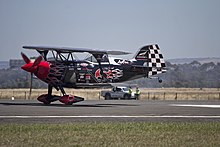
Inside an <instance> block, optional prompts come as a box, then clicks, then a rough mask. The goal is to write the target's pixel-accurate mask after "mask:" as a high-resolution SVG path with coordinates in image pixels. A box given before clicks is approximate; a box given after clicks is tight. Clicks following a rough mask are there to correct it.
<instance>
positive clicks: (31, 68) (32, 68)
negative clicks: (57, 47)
mask: <svg viewBox="0 0 220 147" xmlns="http://www.w3.org/2000/svg"><path fill="white" fill-rule="evenodd" d="M21 56H22V58H23V60H24V61H25V62H26V64H25V65H24V66H22V67H21V68H22V69H23V70H25V71H27V72H30V73H35V72H36V70H37V65H38V64H40V62H41V61H42V60H43V58H42V56H39V57H37V59H36V60H35V61H34V62H32V61H31V60H30V59H29V58H28V57H27V56H26V55H25V54H24V53H21Z"/></svg>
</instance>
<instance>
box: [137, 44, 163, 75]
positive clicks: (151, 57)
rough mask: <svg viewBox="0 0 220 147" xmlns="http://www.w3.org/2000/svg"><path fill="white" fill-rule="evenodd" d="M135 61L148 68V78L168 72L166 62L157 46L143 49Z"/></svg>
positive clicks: (148, 46) (147, 46)
mask: <svg viewBox="0 0 220 147" xmlns="http://www.w3.org/2000/svg"><path fill="white" fill-rule="evenodd" d="M135 59H136V60H137V62H139V63H140V64H142V66H144V67H147V69H148V70H147V76H148V77H151V76H154V75H156V74H161V73H165V72H166V65H165V61H164V59H163V55H162V53H161V51H160V48H159V46H158V45H157V44H153V45H146V46H144V47H142V48H141V49H140V50H139V51H138V52H137V54H136V56H135Z"/></svg>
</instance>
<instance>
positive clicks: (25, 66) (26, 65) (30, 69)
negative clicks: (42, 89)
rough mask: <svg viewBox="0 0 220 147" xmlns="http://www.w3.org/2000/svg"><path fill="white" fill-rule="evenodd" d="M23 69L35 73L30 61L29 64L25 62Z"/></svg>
mask: <svg viewBox="0 0 220 147" xmlns="http://www.w3.org/2000/svg"><path fill="white" fill-rule="evenodd" d="M21 68H22V69H23V70H25V71H27V72H31V73H34V70H35V69H34V68H33V67H32V64H30V63H28V64H25V65H23V66H22V67H21Z"/></svg>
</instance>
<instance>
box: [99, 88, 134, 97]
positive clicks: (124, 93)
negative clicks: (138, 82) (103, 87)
mask: <svg viewBox="0 0 220 147" xmlns="http://www.w3.org/2000/svg"><path fill="white" fill-rule="evenodd" d="M101 96H103V97H104V98H105V100H111V99H125V100H129V99H135V92H132V93H131V94H129V88H128V87H122V86H117V87H113V88H112V90H111V91H101Z"/></svg>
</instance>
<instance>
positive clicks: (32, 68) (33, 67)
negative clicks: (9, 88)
mask: <svg viewBox="0 0 220 147" xmlns="http://www.w3.org/2000/svg"><path fill="white" fill-rule="evenodd" d="M21 56H22V58H23V60H24V61H25V63H26V64H25V65H23V66H22V67H21V68H22V69H23V70H25V71H27V72H30V73H31V78H30V92H29V99H30V97H31V92H32V83H33V73H35V72H36V71H37V65H39V64H40V62H41V61H42V60H43V58H42V56H39V57H38V58H37V59H36V60H35V61H34V62H31V60H30V59H29V58H28V57H27V56H26V55H25V54H24V53H22V52H21Z"/></svg>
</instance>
